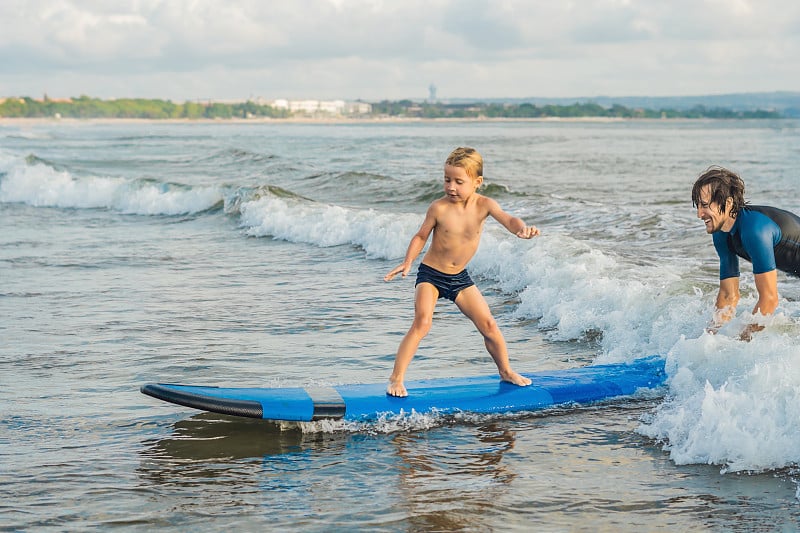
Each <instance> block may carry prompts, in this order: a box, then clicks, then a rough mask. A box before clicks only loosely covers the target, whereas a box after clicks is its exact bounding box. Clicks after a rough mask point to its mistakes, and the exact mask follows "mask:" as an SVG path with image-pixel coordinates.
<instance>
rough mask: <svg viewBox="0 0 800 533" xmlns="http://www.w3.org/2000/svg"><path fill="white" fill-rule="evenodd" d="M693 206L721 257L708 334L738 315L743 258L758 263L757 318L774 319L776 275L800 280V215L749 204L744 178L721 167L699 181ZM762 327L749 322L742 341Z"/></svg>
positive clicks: (707, 171)
mask: <svg viewBox="0 0 800 533" xmlns="http://www.w3.org/2000/svg"><path fill="white" fill-rule="evenodd" d="M692 204H693V205H694V206H695V207H696V208H697V218H700V219H702V220H703V222H705V225H706V232H707V233H710V234H711V236H712V238H713V239H714V248H716V250H717V255H719V280H720V281H719V294H718V295H717V302H716V312H715V313H714V319H713V321H712V324H711V326H710V328H709V331H710V332H712V333H715V332H716V331H717V330H718V329H719V328H720V327H721V326H722V325H723V324H724V323H726V322H727V321H729V320H730V319H731V318H733V316H734V315H735V313H736V304H737V303H738V302H739V257H742V258H744V259H745V260H747V261H750V262H751V263H752V264H753V275H754V277H755V282H756V290H757V291H758V302H756V305H755V307H754V308H753V314H754V315H755V314H756V313H760V314H762V315H771V314H772V313H773V312H774V311H775V309H776V308H777V307H778V273H777V271H778V270H781V271H783V272H786V273H788V274H790V275H792V276H798V277H800V217H798V216H797V215H795V214H793V213H790V212H788V211H784V210H782V209H778V208H775V207H767V206H757V205H749V204H747V203H746V202H745V200H744V182H743V181H742V179H741V178H740V177H739V176H738V175H737V174H735V173H734V172H731V171H730V170H727V169H725V168H722V167H718V166H712V167H709V168H708V170H706V171H705V172H704V173H703V174H701V175H700V177H699V178H697V181H696V182H695V184H694V187H693V188H692ZM761 329H763V326H759V325H758V324H750V325H749V326H748V327H747V328H745V330H744V331H742V333H741V335H740V338H741V339H742V340H750V337H751V335H752V333H753V332H755V331H759V330H761Z"/></svg>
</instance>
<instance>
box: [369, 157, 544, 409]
mask: <svg viewBox="0 0 800 533" xmlns="http://www.w3.org/2000/svg"><path fill="white" fill-rule="evenodd" d="M481 183H483V158H482V157H481V155H480V154H479V153H478V152H477V151H476V150H475V149H473V148H456V149H455V150H454V151H453V153H451V154H450V156H449V157H448V158H447V161H445V165H444V192H445V195H444V196H443V197H442V198H439V199H438V200H436V201H434V202H433V203H432V204H431V205H430V207H429V208H428V211H427V213H426V214H425V220H424V221H423V222H422V226H421V227H420V229H419V231H417V233H416V234H415V235H414V236H413V237H412V238H411V243H410V244H409V245H408V250H407V251H406V257H405V260H404V261H403V263H402V264H400V265H399V266H397V267H395V268H394V269H393V270H392V271H391V272H389V273H388V274H387V275H386V277H384V278H383V279H384V281H391V280H392V278H394V277H395V276H396V275H397V274H400V273H402V275H403V277H406V276H407V275H408V272H409V271H410V270H411V264H412V263H413V262H414V259H416V257H417V256H418V255H419V254H420V252H421V251H422V249H423V248H424V247H425V243H426V242H427V241H428V237H429V236H430V235H431V233H433V238H432V240H431V245H430V248H429V249H428V251H427V253H426V254H425V256H424V257H423V258H422V262H421V263H420V265H419V272H418V274H417V283H416V293H415V297H414V322H413V323H412V324H411V328H410V329H409V330H408V333H406V336H405V337H404V338H403V340H402V342H401V343H400V347H399V348H398V349H397V356H396V357H395V362H394V370H393V371H392V375H391V376H390V377H389V385H388V387H387V388H386V393H387V394H389V395H391V396H408V391H406V388H405V385H404V384H403V379H404V377H405V373H406V369H407V368H408V365H409V363H411V359H412V358H413V357H414V354H415V353H416V351H417V348H418V347H419V343H420V341H421V340H422V338H423V337H425V335H427V334H428V332H429V331H430V329H431V323H432V320H433V309H434V307H435V305H436V300H437V299H439V298H447V299H449V300H451V301H453V302H455V304H456V305H457V306H458V308H459V310H460V311H461V312H462V313H464V315H466V316H467V318H469V319H470V320H472V322H473V323H474V324H475V327H477V328H478V331H479V332H480V333H481V335H483V339H484V344H485V345H486V349H487V350H488V351H489V354H490V355H491V356H492V359H494V362H495V364H496V365H497V370H498V371H499V373H500V378H501V379H502V380H503V381H507V382H509V383H513V384H514V385H520V386H525V385H530V384H531V380H530V379H528V378H526V377H524V376H521V375H519V374H517V373H516V372H515V371H514V370H512V369H511V365H510V363H509V361H508V350H507V348H506V341H505V339H504V338H503V334H502V333H501V332H500V330H499V328H498V327H497V323H496V322H495V320H494V317H493V316H492V312H491V311H490V310H489V305H488V304H487V303H486V300H484V298H483V295H482V294H481V292H480V290H478V288H477V287H476V286H475V284H474V283H473V281H472V279H470V277H469V274H468V273H467V271H466V270H465V268H466V266H467V263H469V261H470V260H471V259H472V256H474V255H475V252H476V251H477V249H478V244H479V243H480V237H481V231H482V230H483V224H484V222H485V221H486V218H487V217H488V216H489V215H491V216H492V217H493V218H494V219H495V220H497V221H498V222H499V223H500V224H502V225H503V226H504V227H505V228H506V229H507V230H508V231H510V232H511V233H513V234H515V235H516V236H517V237H519V238H521V239H530V238H532V237H535V236H536V235H539V230H538V229H537V228H536V226H527V225H525V222H523V221H522V219H519V218H516V217H512V216H511V215H509V214H508V213H506V212H505V211H503V210H502V209H501V208H500V205H499V204H498V203H497V202H496V201H494V200H492V199H491V198H487V197H486V196H483V195H481V194H478V193H477V192H476V191H477V190H478V187H480V186H481Z"/></svg>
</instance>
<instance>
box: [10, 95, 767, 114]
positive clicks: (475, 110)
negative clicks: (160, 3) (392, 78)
mask: <svg viewBox="0 0 800 533" xmlns="http://www.w3.org/2000/svg"><path fill="white" fill-rule="evenodd" d="M372 115H373V116H376V117H380V116H390V117H413V118H433V119H435V118H547V117H565V118H566V117H608V118H716V119H742V118H744V119H753V118H783V116H782V115H781V113H779V112H778V111H768V110H751V111H740V110H734V109H728V108H721V107H715V108H707V107H705V106H695V107H693V108H691V109H687V110H676V109H641V108H628V107H625V106H622V105H616V104H615V105H612V106H611V107H604V106H601V105H599V104H596V103H575V104H572V105H552V104H548V105H541V106H537V105H534V104H530V103H522V104H495V103H490V104H487V103H471V104H446V103H438V102H425V103H416V102H413V101H411V100H399V101H389V100H384V101H382V102H378V103H373V104H372ZM0 116H2V117H29V118H44V117H64V118H140V119H170V118H171V119H203V118H205V119H230V118H256V117H270V118H287V117H289V116H291V113H290V112H289V111H288V110H286V109H276V108H273V107H271V106H268V105H263V104H257V103H255V102H251V101H247V102H240V103H235V104H229V103H220V102H207V103H203V102H199V101H198V102H184V103H179V104H176V103H173V102H171V101H169V100H158V99H143V98H121V99H116V100H100V99H98V98H91V97H89V96H80V97H78V98H72V99H69V100H51V99H49V98H47V96H45V97H44V98H43V99H42V100H34V99H32V98H29V97H22V98H7V99H6V100H5V101H3V102H1V103H0Z"/></svg>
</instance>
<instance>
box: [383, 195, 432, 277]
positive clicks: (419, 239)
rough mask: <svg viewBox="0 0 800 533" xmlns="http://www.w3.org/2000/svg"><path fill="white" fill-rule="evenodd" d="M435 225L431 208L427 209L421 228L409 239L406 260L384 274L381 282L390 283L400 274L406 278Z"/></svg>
mask: <svg viewBox="0 0 800 533" xmlns="http://www.w3.org/2000/svg"><path fill="white" fill-rule="evenodd" d="M435 225H436V217H435V216H434V215H433V206H431V207H430V208H428V212H427V214H426V215H425V220H424V221H423V222H422V226H420V228H419V231H417V232H416V233H415V234H414V236H413V237H411V242H410V243H408V249H407V250H406V258H405V259H404V260H403V262H402V263H400V264H399V265H397V266H396V267H394V268H393V269H392V270H391V271H390V272H389V273H388V274H386V275H385V276H384V277H383V281H391V280H392V278H394V277H395V276H396V275H398V274H400V273H402V274H403V277H406V276H408V273H409V271H410V270H411V264H412V263H413V262H414V259H416V258H417V256H418V255H419V253H420V252H421V251H422V249H423V248H425V243H426V242H428V237H429V236H430V234H431V232H432V231H433V228H434V226H435Z"/></svg>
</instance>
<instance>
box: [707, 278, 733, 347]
mask: <svg viewBox="0 0 800 533" xmlns="http://www.w3.org/2000/svg"><path fill="white" fill-rule="evenodd" d="M738 303H739V278H738V277H732V278H725V279H721V280H719V292H718V293H717V303H716V305H715V307H716V310H715V311H714V318H713V319H712V320H711V324H710V325H709V327H708V331H709V332H711V333H716V332H717V330H718V329H719V328H721V327H722V325H723V324H725V323H726V322H728V321H729V320H730V319H731V318H733V317H734V315H735V314H736V305H737V304H738Z"/></svg>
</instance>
